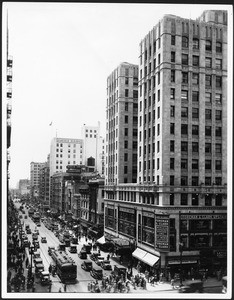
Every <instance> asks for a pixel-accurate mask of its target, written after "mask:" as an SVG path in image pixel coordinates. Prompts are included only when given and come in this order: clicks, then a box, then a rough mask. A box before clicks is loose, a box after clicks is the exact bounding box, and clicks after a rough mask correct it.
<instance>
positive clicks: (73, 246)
mask: <svg viewBox="0 0 234 300" xmlns="http://www.w3.org/2000/svg"><path fill="white" fill-rule="evenodd" d="M69 251H70V252H71V253H77V246H76V245H71V246H70V249H69Z"/></svg>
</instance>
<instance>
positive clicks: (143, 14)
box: [2, 2, 232, 188]
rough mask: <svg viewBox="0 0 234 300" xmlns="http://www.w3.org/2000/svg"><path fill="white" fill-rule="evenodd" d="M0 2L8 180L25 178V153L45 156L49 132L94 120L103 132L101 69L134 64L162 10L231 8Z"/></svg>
mask: <svg viewBox="0 0 234 300" xmlns="http://www.w3.org/2000/svg"><path fill="white" fill-rule="evenodd" d="M3 5H4V6H3V19H2V25H3V48H2V49H3V51H5V49H6V40H4V37H5V34H6V13H7V11H8V28H9V55H12V56H13V80H12V116H11V123H12V134H11V147H10V149H9V150H10V156H11V162H10V165H9V167H10V187H11V188H16V185H17V183H18V182H19V180H20V179H30V163H31V162H32V161H34V162H45V161H46V160H47V156H48V154H49V152H50V142H51V140H52V138H53V137H55V136H56V132H57V137H62V138H81V128H82V126H83V124H86V125H88V126H97V125H98V122H99V121H100V125H101V135H102V136H103V137H105V135H106V132H105V128H106V100H107V93H106V82H107V77H108V76H109V75H110V74H111V72H112V71H113V70H114V69H115V68H117V66H118V65H119V64H120V63H121V62H129V63H132V64H139V62H138V57H139V44H140V41H141V40H142V39H143V38H144V37H145V36H146V35H147V33H148V32H149V31H150V30H151V29H152V28H153V27H154V26H155V25H156V24H157V22H158V21H159V19H160V18H162V17H163V15H165V14H173V15H177V16H179V17H184V18H191V19H196V18H198V17H199V16H200V15H201V14H202V12H203V11H204V10H215V9H218V10H229V12H230V11H231V9H232V7H231V6H230V5H201V4H195V5H191V4H181V5H180V4H132V3H129V4H127V3H124V4H114V3H66V2H63V3H61V2H60V3H59V2H58V3H46V2H44V3H43V2H42V3H37V2H35V3H34V2H5V3H3ZM230 19H231V18H230ZM230 19H229V20H228V22H230V21H231V20H230ZM230 24H231V23H229V25H230ZM3 78H4V80H5V77H4V76H3ZM4 85H6V82H5V81H3V86H4ZM4 99H6V97H5V94H3V100H4ZM5 106H6V102H4V101H3V108H4V107H5ZM3 120H4V118H3ZM51 123H52V124H51ZM50 124H51V125H50Z"/></svg>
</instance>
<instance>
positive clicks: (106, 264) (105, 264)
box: [101, 260, 112, 270]
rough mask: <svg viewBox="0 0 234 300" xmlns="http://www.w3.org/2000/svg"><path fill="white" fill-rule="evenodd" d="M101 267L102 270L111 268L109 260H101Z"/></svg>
mask: <svg viewBox="0 0 234 300" xmlns="http://www.w3.org/2000/svg"><path fill="white" fill-rule="evenodd" d="M101 267H102V268H103V270H112V266H111V264H110V261H109V260H103V261H101Z"/></svg>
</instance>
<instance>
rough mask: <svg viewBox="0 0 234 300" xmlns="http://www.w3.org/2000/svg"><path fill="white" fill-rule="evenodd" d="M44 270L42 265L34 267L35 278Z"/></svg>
mask: <svg viewBox="0 0 234 300" xmlns="http://www.w3.org/2000/svg"><path fill="white" fill-rule="evenodd" d="M44 270H45V267H44V265H43V264H37V265H36V266H35V274H36V277H39V275H40V273H41V272H43V271H44Z"/></svg>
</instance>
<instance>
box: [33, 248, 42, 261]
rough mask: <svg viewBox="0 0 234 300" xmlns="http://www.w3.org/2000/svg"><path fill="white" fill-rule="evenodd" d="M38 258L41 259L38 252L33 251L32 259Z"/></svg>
mask: <svg viewBox="0 0 234 300" xmlns="http://www.w3.org/2000/svg"><path fill="white" fill-rule="evenodd" d="M40 257H41V254H40V252H39V250H37V251H34V253H33V259H35V258H40Z"/></svg>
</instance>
